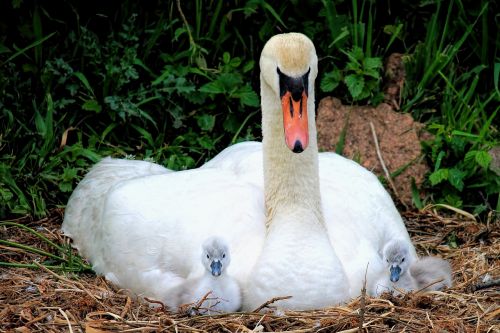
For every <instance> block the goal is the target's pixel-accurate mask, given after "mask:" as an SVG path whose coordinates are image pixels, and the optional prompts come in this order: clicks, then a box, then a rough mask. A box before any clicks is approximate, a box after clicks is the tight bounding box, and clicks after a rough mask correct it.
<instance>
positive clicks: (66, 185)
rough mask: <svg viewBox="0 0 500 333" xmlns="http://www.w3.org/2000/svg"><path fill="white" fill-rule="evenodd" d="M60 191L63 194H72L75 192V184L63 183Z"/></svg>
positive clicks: (60, 184) (60, 185)
mask: <svg viewBox="0 0 500 333" xmlns="http://www.w3.org/2000/svg"><path fill="white" fill-rule="evenodd" d="M59 190H61V192H71V191H72V190H73V184H72V183H67V182H61V183H59Z"/></svg>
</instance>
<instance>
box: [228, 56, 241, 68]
mask: <svg viewBox="0 0 500 333" xmlns="http://www.w3.org/2000/svg"><path fill="white" fill-rule="evenodd" d="M228 65H229V66H231V67H233V68H238V67H239V66H240V65H241V58H240V57H234V58H233V59H231V61H230V62H229V64H228Z"/></svg>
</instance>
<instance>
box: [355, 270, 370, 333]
mask: <svg viewBox="0 0 500 333" xmlns="http://www.w3.org/2000/svg"><path fill="white" fill-rule="evenodd" d="M369 264H370V263H368V264H366V269H365V280H364V282H363V289H361V308H360V309H359V326H358V332H359V333H361V332H363V325H364V322H365V311H366V274H367V273H368V265H369Z"/></svg>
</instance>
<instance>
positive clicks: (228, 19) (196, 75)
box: [0, 0, 500, 217]
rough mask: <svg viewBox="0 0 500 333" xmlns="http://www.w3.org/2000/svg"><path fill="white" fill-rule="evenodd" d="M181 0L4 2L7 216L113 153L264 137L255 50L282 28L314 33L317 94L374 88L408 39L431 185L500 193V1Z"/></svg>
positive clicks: (377, 93)
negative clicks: (499, 157) (495, 159)
mask: <svg viewBox="0 0 500 333" xmlns="http://www.w3.org/2000/svg"><path fill="white" fill-rule="evenodd" d="M179 3H180V6H181V8H178V6H177V2H176V1H167V2H144V3H140V4H139V3H134V2H129V1H125V2H123V3H121V5H120V6H119V7H116V6H114V5H110V4H109V3H107V2H101V3H95V4H94V5H93V6H88V5H86V4H83V3H80V2H76V1H66V2H63V3H59V2H39V1H38V2H37V1H32V0H27V1H17V0H15V1H3V2H1V3H0V22H11V23H9V24H8V25H7V24H5V23H0V199H1V201H0V217H5V216H15V215H20V214H26V213H31V214H35V215H37V216H43V215H44V214H45V213H46V210H47V209H49V208H50V207H54V206H58V205H63V204H64V203H65V202H66V201H67V198H68V196H69V194H70V193H71V191H72V189H73V188H74V186H75V184H76V183H77V182H78V180H79V179H80V178H81V177H82V175H83V174H84V173H85V172H86V171H87V170H88V168H89V167H90V166H91V165H92V164H93V163H95V162H96V161H98V160H99V159H100V158H101V157H102V156H106V155H113V156H116V157H127V156H133V157H136V158H140V159H143V158H148V159H151V160H154V161H156V162H158V163H160V164H162V165H164V166H166V167H168V168H171V169H175V170H181V169H187V168H192V167H196V166H199V165H201V164H202V163H204V162H205V161H206V160H208V159H210V158H211V157H213V156H214V155H215V154H216V153H218V152H219V151H220V150H221V149H223V148H225V147H226V146H228V145H229V144H231V143H235V142H239V141H244V140H253V139H259V136H260V126H259V121H258V119H259V98H258V94H257V92H258V84H259V82H258V80H259V69H258V65H257V63H256V61H257V60H258V58H259V53H260V50H261V49H262V46H263V45H264V43H265V41H267V39H268V38H269V37H270V36H272V35H274V34H276V33H279V32H285V31H300V32H304V33H305V34H307V35H308V36H309V37H310V38H311V39H312V40H313V41H314V42H315V46H316V50H317V53H318V58H319V68H320V73H319V76H318V83H319V88H320V89H317V90H316V91H317V94H318V96H317V99H318V100H319V99H320V98H322V97H324V96H325V95H326V94H333V95H335V96H337V97H339V98H341V99H342V100H343V101H344V102H345V103H371V104H377V103H378V102H379V101H380V100H381V97H382V95H381V91H382V85H383V83H384V82H383V77H382V75H381V70H382V59H384V58H385V57H386V56H388V55H389V54H390V53H392V52H399V53H404V54H405V56H404V59H405V60H406V68H407V81H406V83H405V86H404V87H405V89H404V91H403V96H402V98H403V99H402V103H401V106H402V109H403V111H404V112H411V113H412V115H413V116H414V118H417V119H419V120H421V121H423V122H425V123H426V124H427V125H428V130H429V131H431V132H432V133H433V134H434V139H432V140H431V141H430V142H428V143H427V144H426V145H425V147H424V148H425V152H426V157H427V160H428V161H429V163H430V165H431V167H432V169H433V173H432V174H431V175H430V177H429V181H428V184H427V185H428V190H429V191H430V198H431V199H432V200H435V201H439V202H444V203H447V204H454V205H456V206H459V207H460V206H463V207H465V208H470V210H475V211H476V212H479V211H481V209H485V208H486V209H488V208H495V207H497V209H498V177H496V178H495V177H494V176H495V174H494V173H493V172H494V171H492V169H491V167H492V160H491V156H490V155H489V151H490V148H492V147H495V146H498V144H499V143H498V132H497V127H496V126H497V123H496V122H495V119H496V118H497V114H498V105H499V96H500V90H499V84H498V82H499V77H500V56H499V53H498V52H499V50H500V38H499V31H500V26H499V23H498V20H495V16H494V15H495V14H494V13H497V12H498V9H499V8H498V7H499V6H498V4H497V3H496V2H495V1H492V0H482V1H479V2H477V3H470V2H467V3H463V2H462V1H461V0H452V1H448V2H444V1H439V0H431V1H417V2H410V1H406V0H405V1H403V2H402V3H398V4H397V6H396V5H394V7H388V6H391V3H390V2H389V3H375V2H374V1H371V0H353V1H347V2H344V1H326V0H314V1H309V2H304V1H302V2H301V1H297V0H292V1H283V2H279V3H278V2H271V1H265V0H246V1H245V0H244V1H236V2H227V1H203V0H196V1H180V2H179ZM181 11H182V13H181ZM311 13H312V14H311ZM339 146H341V145H339ZM495 191H496V192H495ZM412 193H413V196H414V198H416V199H417V197H418V193H419V189H416V188H413V190H412ZM495 193H496V194H495ZM418 199H420V198H418ZM417 201H418V200H416V202H417ZM419 205H420V206H422V205H423V203H422V202H420V204H419Z"/></svg>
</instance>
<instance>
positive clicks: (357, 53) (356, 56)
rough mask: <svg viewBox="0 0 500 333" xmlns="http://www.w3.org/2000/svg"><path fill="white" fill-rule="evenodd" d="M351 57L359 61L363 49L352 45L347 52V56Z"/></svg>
mask: <svg viewBox="0 0 500 333" xmlns="http://www.w3.org/2000/svg"><path fill="white" fill-rule="evenodd" d="M351 57H352V58H354V59H356V60H357V61H358V62H361V61H362V60H363V57H364V54H363V50H362V49H361V48H360V47H354V48H353V49H352V50H351V52H349V58H351Z"/></svg>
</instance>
